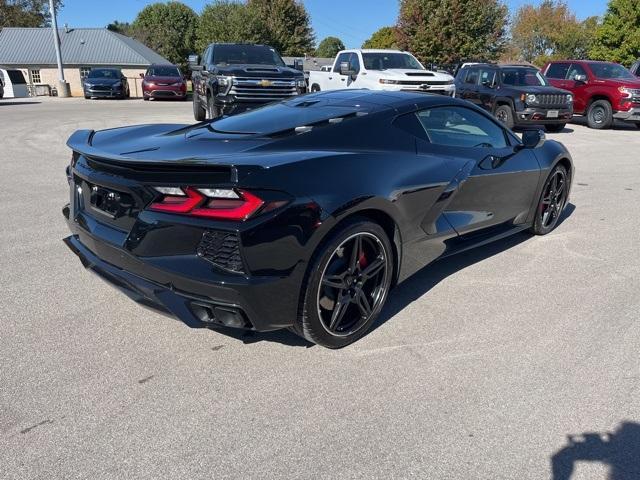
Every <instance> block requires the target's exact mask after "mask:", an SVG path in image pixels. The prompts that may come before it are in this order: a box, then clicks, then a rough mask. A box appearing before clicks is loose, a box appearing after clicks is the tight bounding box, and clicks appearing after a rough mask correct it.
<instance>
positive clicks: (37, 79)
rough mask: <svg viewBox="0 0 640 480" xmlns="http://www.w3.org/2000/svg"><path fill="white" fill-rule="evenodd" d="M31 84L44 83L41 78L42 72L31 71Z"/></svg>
mask: <svg viewBox="0 0 640 480" xmlns="http://www.w3.org/2000/svg"><path fill="white" fill-rule="evenodd" d="M31 83H34V84H35V83H42V79H41V78H40V70H31Z"/></svg>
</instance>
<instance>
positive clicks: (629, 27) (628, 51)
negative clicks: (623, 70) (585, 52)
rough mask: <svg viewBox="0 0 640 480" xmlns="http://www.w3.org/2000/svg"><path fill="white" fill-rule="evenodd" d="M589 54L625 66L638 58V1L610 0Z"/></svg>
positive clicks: (639, 20) (639, 46) (639, 23)
mask: <svg viewBox="0 0 640 480" xmlns="http://www.w3.org/2000/svg"><path fill="white" fill-rule="evenodd" d="M590 54H591V57H592V58H594V59H598V60H609V61H612V62H618V63H621V64H623V65H626V66H629V65H630V64H631V63H633V62H634V61H635V60H636V59H637V58H638V57H640V1H638V0H610V1H609V6H608V7H607V13H606V14H605V15H604V18H603V20H602V24H601V25H600V26H599V27H598V29H597V31H596V38H595V41H594V44H593V47H592V48H591V50H590Z"/></svg>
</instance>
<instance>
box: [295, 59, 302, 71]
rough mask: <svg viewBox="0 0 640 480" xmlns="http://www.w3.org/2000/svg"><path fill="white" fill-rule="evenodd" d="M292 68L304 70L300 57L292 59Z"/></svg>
mask: <svg viewBox="0 0 640 480" xmlns="http://www.w3.org/2000/svg"><path fill="white" fill-rule="evenodd" d="M293 68H295V69H296V70H299V71H300V72H302V71H303V70H304V61H303V60H302V59H301V58H296V59H295V60H294V61H293Z"/></svg>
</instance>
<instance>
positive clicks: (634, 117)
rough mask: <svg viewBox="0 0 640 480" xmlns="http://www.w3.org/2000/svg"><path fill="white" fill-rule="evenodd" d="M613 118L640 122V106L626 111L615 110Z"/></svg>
mask: <svg viewBox="0 0 640 480" xmlns="http://www.w3.org/2000/svg"><path fill="white" fill-rule="evenodd" d="M613 118H617V119H618V120H624V121H625V122H640V107H635V108H632V109H630V110H627V111H626V112H615V113H614V114H613Z"/></svg>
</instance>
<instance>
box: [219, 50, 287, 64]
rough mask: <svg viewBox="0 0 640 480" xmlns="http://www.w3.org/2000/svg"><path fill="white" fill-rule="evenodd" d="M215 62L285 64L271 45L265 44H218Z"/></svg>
mask: <svg viewBox="0 0 640 480" xmlns="http://www.w3.org/2000/svg"><path fill="white" fill-rule="evenodd" d="M213 63H215V64H216V65H220V66H224V65H272V66H277V67H284V66H285V64H284V62H283V61H282V58H280V55H278V52H276V51H275V50H274V49H273V48H271V47H265V46H263V45H216V46H215V47H214V49H213Z"/></svg>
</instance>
